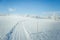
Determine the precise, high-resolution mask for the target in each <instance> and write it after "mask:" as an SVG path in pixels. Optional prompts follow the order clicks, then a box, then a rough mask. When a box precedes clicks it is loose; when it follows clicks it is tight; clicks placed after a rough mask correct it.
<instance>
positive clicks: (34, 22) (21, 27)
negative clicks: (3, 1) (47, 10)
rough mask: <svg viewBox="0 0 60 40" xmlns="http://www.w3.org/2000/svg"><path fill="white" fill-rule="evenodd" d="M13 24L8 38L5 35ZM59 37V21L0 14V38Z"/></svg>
mask: <svg viewBox="0 0 60 40" xmlns="http://www.w3.org/2000/svg"><path fill="white" fill-rule="evenodd" d="M17 23H18V24H17ZM16 24H17V25H16ZM14 26H16V27H15V28H14V30H13V32H12V34H11V35H10V37H9V38H8V36H6V35H7V34H8V33H9V32H10V30H12V28H13V27H14ZM6 37H7V38H8V39H7V38H6ZM59 37H60V21H55V20H53V19H36V18H30V17H23V16H16V15H12V16H11V15H10V16H0V40H60V38H59Z"/></svg>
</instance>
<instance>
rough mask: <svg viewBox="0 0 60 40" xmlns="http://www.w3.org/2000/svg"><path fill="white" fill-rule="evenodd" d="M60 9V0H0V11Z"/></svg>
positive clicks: (20, 12) (25, 11) (50, 10)
mask: <svg viewBox="0 0 60 40" xmlns="http://www.w3.org/2000/svg"><path fill="white" fill-rule="evenodd" d="M57 11H60V1H59V0H0V13H3V14H5V13H13V14H38V15H39V14H42V12H43V13H44V12H57Z"/></svg>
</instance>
